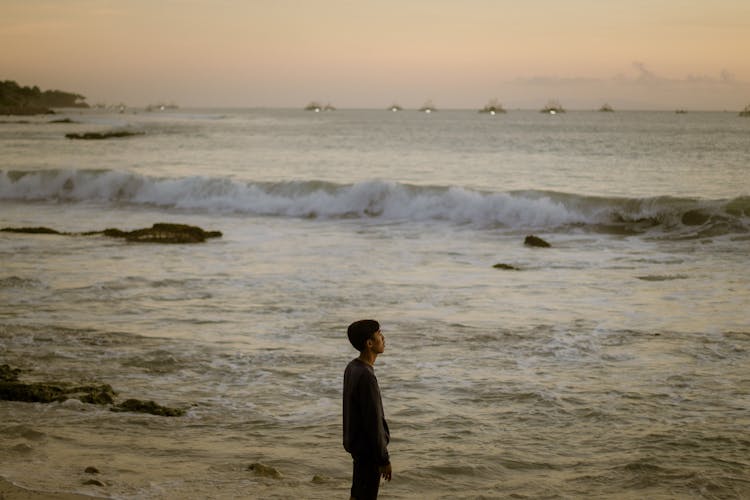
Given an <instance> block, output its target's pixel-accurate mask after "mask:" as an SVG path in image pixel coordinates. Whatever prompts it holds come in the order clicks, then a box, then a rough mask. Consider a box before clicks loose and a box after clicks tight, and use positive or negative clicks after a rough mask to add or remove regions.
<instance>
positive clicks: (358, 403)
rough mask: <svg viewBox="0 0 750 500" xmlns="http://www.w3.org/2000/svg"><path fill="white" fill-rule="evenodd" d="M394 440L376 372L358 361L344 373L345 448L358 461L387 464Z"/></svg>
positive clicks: (353, 362) (347, 367)
mask: <svg viewBox="0 0 750 500" xmlns="http://www.w3.org/2000/svg"><path fill="white" fill-rule="evenodd" d="M390 439H391V436H390V432H389V431H388V423H387V422H386V421H385V415H384V414H383V401H382V399H381V398H380V387H379V386H378V379H377V378H375V371H374V370H373V369H372V366H370V365H368V364H367V363H365V362H363V361H360V360H359V359H357V358H355V359H353V360H352V361H350V362H349V364H348V365H347V366H346V370H345V371H344V449H345V450H346V451H348V452H349V453H351V454H352V456H353V457H354V458H355V459H357V460H364V461H368V462H370V461H371V462H375V463H376V464H378V465H387V464H389V463H390V458H389V457H388V442H389V441H390Z"/></svg>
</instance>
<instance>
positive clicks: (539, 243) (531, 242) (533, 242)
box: [523, 235, 552, 248]
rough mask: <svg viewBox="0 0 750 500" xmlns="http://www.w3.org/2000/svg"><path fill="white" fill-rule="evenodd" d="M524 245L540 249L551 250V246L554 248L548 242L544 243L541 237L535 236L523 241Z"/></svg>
mask: <svg viewBox="0 0 750 500" xmlns="http://www.w3.org/2000/svg"><path fill="white" fill-rule="evenodd" d="M523 244H524V245H527V246H530V247H540V248H549V247H550V246H552V245H550V244H549V243H547V242H546V241H544V240H543V239H541V238H540V237H538V236H534V235H529V236H527V237H526V239H525V240H523Z"/></svg>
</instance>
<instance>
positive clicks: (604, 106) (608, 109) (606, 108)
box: [599, 102, 615, 113]
mask: <svg viewBox="0 0 750 500" xmlns="http://www.w3.org/2000/svg"><path fill="white" fill-rule="evenodd" d="M614 111H615V110H614V109H613V108H612V106H610V105H609V104H608V103H606V102H605V103H604V104H602V107H601V108H599V112H601V113H614Z"/></svg>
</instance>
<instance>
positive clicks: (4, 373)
mask: <svg viewBox="0 0 750 500" xmlns="http://www.w3.org/2000/svg"><path fill="white" fill-rule="evenodd" d="M19 373H21V370H20V369H18V368H11V367H10V366H8V365H0V382H17V381H18V374H19Z"/></svg>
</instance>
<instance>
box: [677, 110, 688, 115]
mask: <svg viewBox="0 0 750 500" xmlns="http://www.w3.org/2000/svg"><path fill="white" fill-rule="evenodd" d="M674 112H675V113H677V114H678V115H684V114H687V110H686V109H676V110H675V111H674Z"/></svg>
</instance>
